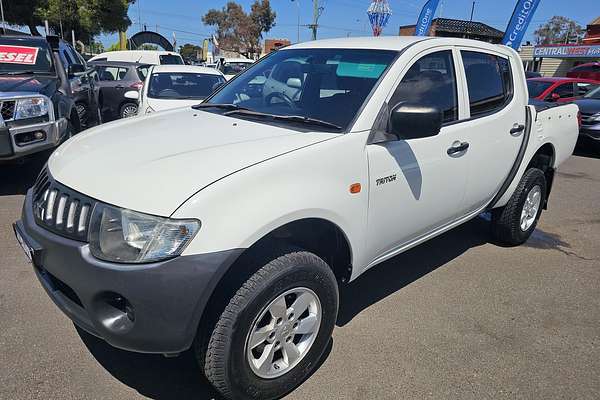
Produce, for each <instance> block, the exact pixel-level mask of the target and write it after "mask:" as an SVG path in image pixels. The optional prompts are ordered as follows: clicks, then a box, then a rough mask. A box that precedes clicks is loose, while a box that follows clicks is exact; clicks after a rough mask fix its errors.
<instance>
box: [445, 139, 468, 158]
mask: <svg viewBox="0 0 600 400" xmlns="http://www.w3.org/2000/svg"><path fill="white" fill-rule="evenodd" d="M468 148H469V143H467V142H459V141H458V140H457V141H456V142H454V143H452V147H450V148H449V149H448V150H447V151H446V152H447V153H448V155H449V156H454V155H458V153H464V152H465V151H467V149H468Z"/></svg>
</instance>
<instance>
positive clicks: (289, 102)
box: [265, 92, 298, 110]
mask: <svg viewBox="0 0 600 400" xmlns="http://www.w3.org/2000/svg"><path fill="white" fill-rule="evenodd" d="M275 98H277V99H280V100H283V102H284V103H285V104H286V105H287V106H288V107H289V108H291V109H292V110H297V109H298V107H297V106H296V104H295V103H294V100H292V99H291V98H290V96H288V95H287V94H285V93H283V92H272V93H269V94H268V95H267V96H266V97H265V103H266V104H271V100H273V99H275Z"/></svg>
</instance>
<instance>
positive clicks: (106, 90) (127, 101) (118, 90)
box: [90, 61, 151, 119]
mask: <svg viewBox="0 0 600 400" xmlns="http://www.w3.org/2000/svg"><path fill="white" fill-rule="evenodd" d="M90 65H93V66H94V68H95V69H96V72H97V73H98V78H99V82H98V86H100V109H101V111H102V116H103V118H106V119H115V118H127V117H132V116H134V115H136V114H137V110H138V102H137V100H135V99H131V98H128V97H126V93H127V92H129V91H136V92H137V91H139V90H140V89H141V88H142V86H144V80H145V79H146V75H147V74H148V69H149V68H150V67H151V65H149V64H138V63H130V62H124V61H92V62H90Z"/></svg>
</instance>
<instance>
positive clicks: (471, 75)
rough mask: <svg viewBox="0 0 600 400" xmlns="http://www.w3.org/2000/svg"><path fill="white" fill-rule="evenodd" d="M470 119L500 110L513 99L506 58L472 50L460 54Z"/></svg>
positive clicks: (510, 76) (508, 65) (508, 64)
mask: <svg viewBox="0 0 600 400" xmlns="http://www.w3.org/2000/svg"><path fill="white" fill-rule="evenodd" d="M460 53H461V56H462V60H463V64H464V66H465V74H466V76H467V87H468V90H469V105H470V108H471V117H478V116H482V115H487V114H490V113H493V112H495V111H498V110H500V109H502V108H503V107H504V106H505V105H506V104H507V103H508V102H509V101H510V99H511V98H512V94H513V86H512V75H511V71H510V63H509V61H508V60H507V59H506V58H502V57H498V56H495V55H492V54H486V53H479V52H475V51H461V52H460Z"/></svg>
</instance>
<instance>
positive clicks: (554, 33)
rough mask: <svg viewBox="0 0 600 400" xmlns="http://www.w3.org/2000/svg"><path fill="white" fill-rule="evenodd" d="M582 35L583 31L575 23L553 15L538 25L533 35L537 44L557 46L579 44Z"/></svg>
mask: <svg viewBox="0 0 600 400" xmlns="http://www.w3.org/2000/svg"><path fill="white" fill-rule="evenodd" d="M584 33H585V29H584V28H583V27H582V26H581V25H579V24H578V23H577V22H575V21H573V20H572V19H569V18H567V17H562V16H558V15H555V16H554V17H552V18H550V20H548V22H546V23H545V24H543V25H540V26H539V27H538V29H537V30H536V31H535V32H534V35H535V41H536V43H537V44H557V43H572V42H579V41H580V40H581V39H582V38H583V35H584Z"/></svg>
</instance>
